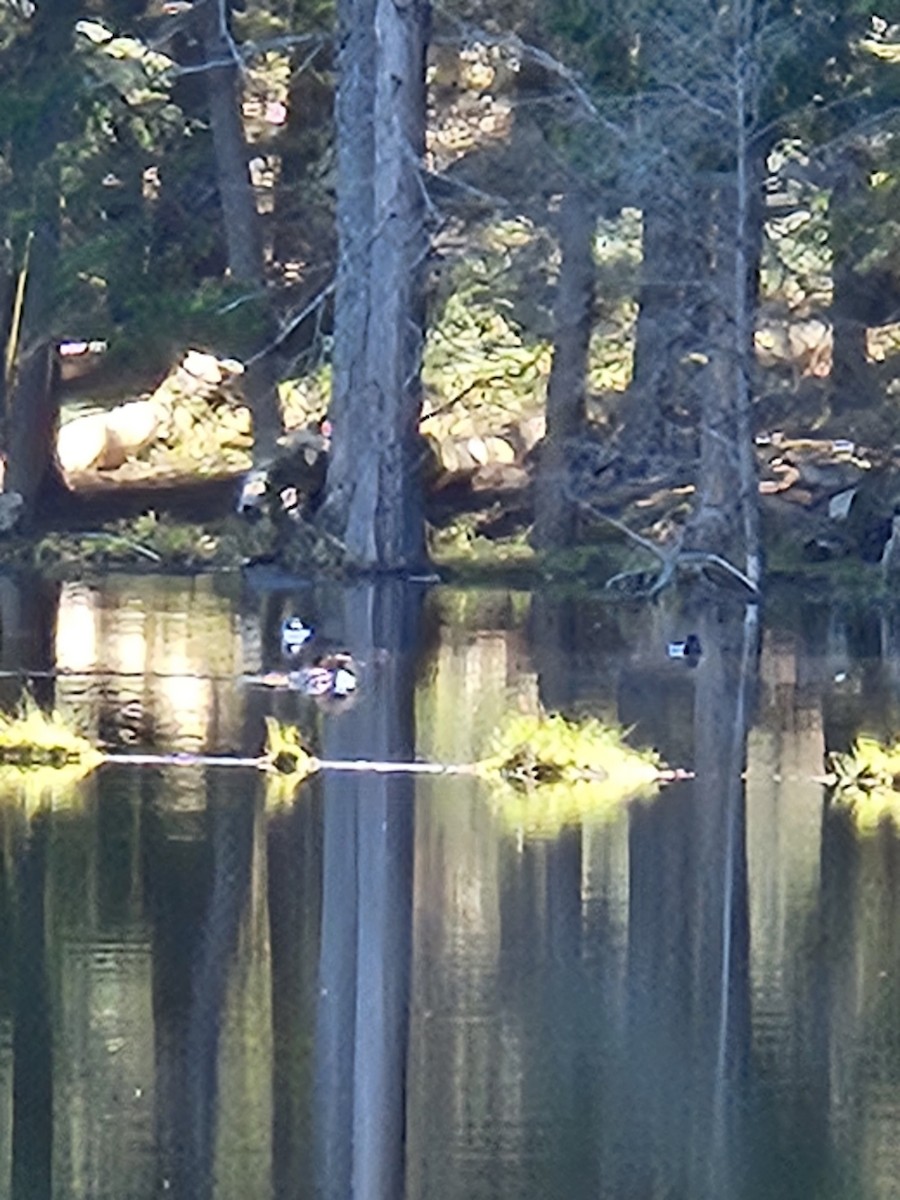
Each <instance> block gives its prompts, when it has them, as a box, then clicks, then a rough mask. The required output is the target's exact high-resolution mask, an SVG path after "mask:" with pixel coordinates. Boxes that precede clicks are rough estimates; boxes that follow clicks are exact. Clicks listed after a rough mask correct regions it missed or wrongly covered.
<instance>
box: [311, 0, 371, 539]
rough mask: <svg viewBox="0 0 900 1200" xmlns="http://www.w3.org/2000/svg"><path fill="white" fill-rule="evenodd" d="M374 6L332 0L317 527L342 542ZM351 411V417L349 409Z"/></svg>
mask: <svg viewBox="0 0 900 1200" xmlns="http://www.w3.org/2000/svg"><path fill="white" fill-rule="evenodd" d="M374 28H375V0H338V44H337V71H338V87H337V92H336V95H335V123H336V126H337V233H338V265H337V280H336V288H335V301H334V353H333V357H332V372H331V403H330V406H329V410H328V416H329V418H330V420H331V425H332V442H331V457H330V460H329V464H328V485H327V491H326V497H325V502H324V505H323V507H322V513H321V519H322V522H323V524H324V525H325V526H326V527H327V528H329V529H330V530H331V532H333V533H335V534H336V535H337V536H339V537H340V536H343V533H344V530H345V528H346V525H347V517H348V514H349V512H350V500H351V497H352V495H353V488H354V484H355V482H356V476H357V463H358V461H359V457H360V455H361V453H362V448H363V446H364V445H365V444H366V440H367V437H366V430H367V423H366V421H365V416H366V414H365V413H364V412H361V411H359V409H360V405H359V397H361V396H362V395H363V392H364V388H365V364H366V336H367V328H368V325H367V316H368V311H369V281H370V275H371V262H372V231H373V220H374V190H373V185H374V178H373V170H374V162H375V127H374V123H373V114H374V111H375V38H374V33H373V31H374ZM354 408H355V409H356V411H354Z"/></svg>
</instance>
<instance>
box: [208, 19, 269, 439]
mask: <svg viewBox="0 0 900 1200" xmlns="http://www.w3.org/2000/svg"><path fill="white" fill-rule="evenodd" d="M228 8H229V0H203V2H202V3H201V4H200V5H199V6H198V9H199V12H198V20H199V22H200V28H201V32H202V37H203V49H204V54H205V58H206V67H205V72H206V78H207V88H208V92H209V116H210V125H211V126H212V135H213V145H214V147H215V154H216V174H217V177H218V185H219V198H220V200H221V204H222V217H223V221H224V226H225V240H226V244H227V246H228V268H229V271H230V273H231V276H232V278H234V279H235V280H237V281H238V282H240V283H245V284H247V285H248V287H250V288H253V289H255V290H256V291H258V292H259V294H260V300H261V309H262V313H263V322H262V323H263V334H264V337H265V339H266V340H267V341H268V340H270V339H271V338H272V337H273V336H274V333H275V320H274V315H273V313H272V308H271V303H270V301H269V299H268V297H267V296H266V278H265V259H264V254H263V237H262V221H261V218H260V215H259V212H258V211H257V207H256V198H255V196H254V194H253V185H252V182H251V179H250V169H249V166H248V154H247V143H246V139H245V137H244V126H243V121H242V118H241V95H240V70H239V62H238V60H237V58H236V51H235V47H234V43H233V42H232V39H231V34H230V32H229V28H228ZM277 382H278V380H277V373H276V368H275V363H274V361H273V359H272V355H271V353H269V354H266V353H262V354H260V355H258V356H254V357H253V358H252V359H251V361H250V362H249V363H248V366H247V372H246V375H245V377H244V393H245V397H246V400H247V403H248V405H249V408H250V411H251V413H252V414H253V453H254V458H256V459H257V460H262V459H266V458H270V457H271V456H272V454H273V453H274V450H275V445H276V442H277V440H278V438H279V436H280V435H281V433H282V432H283V429H284V426H283V424H282V420H281V407H280V404H279V400H278V389H277Z"/></svg>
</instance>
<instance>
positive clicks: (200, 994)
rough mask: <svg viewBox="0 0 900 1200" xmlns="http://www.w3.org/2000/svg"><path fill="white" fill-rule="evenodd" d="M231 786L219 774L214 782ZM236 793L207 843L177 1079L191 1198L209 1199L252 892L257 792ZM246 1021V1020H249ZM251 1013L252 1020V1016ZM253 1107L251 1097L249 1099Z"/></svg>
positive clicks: (241, 789)
mask: <svg viewBox="0 0 900 1200" xmlns="http://www.w3.org/2000/svg"><path fill="white" fill-rule="evenodd" d="M217 782H218V784H219V786H220V789H221V791H222V792H225V791H226V790H227V788H228V782H229V781H228V780H227V779H226V777H225V776H224V775H223V776H221V777H220V778H219V779H218V780H217ZM233 782H234V787H235V795H233V796H227V795H221V794H220V796H219V801H220V803H219V804H218V805H217V806H216V808H215V809H214V810H213V813H212V821H211V830H210V840H211V842H212V851H213V879H212V892H211V894H210V898H209V909H208V912H207V916H206V921H205V924H204V937H203V941H202V944H201V946H200V948H199V953H198V955H197V958H196V961H195V963H194V970H193V979H192V985H193V986H192V1000H191V1011H190V1016H189V1019H188V1026H187V1035H186V1046H185V1071H186V1078H185V1079H184V1080H183V1081H182V1082H183V1086H184V1087H185V1089H186V1093H187V1097H188V1104H189V1107H188V1113H187V1116H188V1120H189V1122H190V1125H189V1129H186V1130H184V1131H183V1132H184V1134H185V1136H186V1138H187V1137H188V1136H189V1142H190V1145H191V1151H192V1153H191V1155H190V1160H189V1176H188V1178H189V1180H190V1194H191V1195H192V1196H195V1197H203V1196H206V1195H209V1194H211V1191H212V1181H213V1178H214V1172H213V1149H214V1146H215V1132H216V1120H217V1112H218V1109H219V1106H220V1103H221V1101H220V1096H219V1090H218V1076H219V1053H220V1040H221V1033H222V1028H223V1024H224V1009H225V996H226V989H227V987H228V983H229V979H230V977H231V975H232V973H233V972H234V971H235V969H236V964H235V961H234V960H235V951H236V949H237V947H238V931H239V928H240V924H241V921H242V919H243V917H244V915H245V912H246V908H247V902H248V897H249V892H250V882H251V863H252V853H253V843H254V829H253V808H254V794H253V792H254V790H255V789H252V790H251V793H250V796H249V799H248V797H247V789H246V780H241V779H235V780H234V781H233ZM248 1015H250V1014H248ZM254 1015H255V1014H254ZM248 1099H250V1100H251V1101H252V1098H248Z"/></svg>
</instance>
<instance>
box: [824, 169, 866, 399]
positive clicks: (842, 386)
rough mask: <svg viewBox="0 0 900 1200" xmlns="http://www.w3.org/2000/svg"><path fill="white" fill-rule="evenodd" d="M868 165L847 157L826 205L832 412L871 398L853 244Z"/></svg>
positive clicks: (861, 285)
mask: <svg viewBox="0 0 900 1200" xmlns="http://www.w3.org/2000/svg"><path fill="white" fill-rule="evenodd" d="M868 166H869V164H868V162H867V161H866V156H865V155H864V154H862V153H859V152H857V153H853V152H850V153H848V154H847V155H846V157H845V160H844V162H843V163H842V164H841V168H840V170H839V172H838V175H837V177H836V179H835V183H834V188H833V189H832V193H831V204H830V206H829V215H830V222H831V229H830V242H831V255H832V263H833V266H832V284H833V294H832V303H831V308H832V330H833V342H832V358H831V408H832V411H833V412H834V413H836V414H845V413H852V412H858V411H859V410H860V409H862V408H866V407H868V406H869V405H870V404H872V402H873V401H874V399H875V389H874V387H873V379H872V371H871V369H870V367H869V357H868V349H867V345H866V341H867V338H866V320H865V316H864V314H865V312H866V309H867V307H868V305H867V299H868V297H867V284H866V280H865V278H861V277H859V276H858V275H857V274H856V272H855V270H854V267H855V266H856V258H857V254H858V247H856V246H855V245H854V239H853V232H852V231H853V228H854V226H855V225H856V223H857V221H858V220H859V217H860V209H861V206H862V205H863V204H864V203H865V199H866V195H865V194H866V191H867V182H866V180H867V174H868Z"/></svg>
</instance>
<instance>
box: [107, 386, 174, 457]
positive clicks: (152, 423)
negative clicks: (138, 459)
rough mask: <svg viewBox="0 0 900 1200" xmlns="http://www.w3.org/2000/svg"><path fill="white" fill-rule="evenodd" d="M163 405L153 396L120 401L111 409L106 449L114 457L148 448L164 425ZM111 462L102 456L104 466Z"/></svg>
mask: <svg viewBox="0 0 900 1200" xmlns="http://www.w3.org/2000/svg"><path fill="white" fill-rule="evenodd" d="M161 424H162V422H161V416H160V412H159V409H158V408H157V406H156V405H155V404H154V403H153V401H152V400H134V401H132V403H130V404H120V405H118V406H117V407H116V408H114V409H112V410H111V411H110V412H109V413H107V419H106V451H105V454H106V455H107V456H109V458H110V459H113V458H118V457H119V456H120V455H121V459H122V461H123V462H124V461H125V459H126V458H133V457H134V455H136V454H140V452H141V451H142V450H144V449H146V448H147V446H149V445H150V444H151V443H152V442H154V441H156V439H157V437H158V436H159V432H160V427H161ZM106 465H107V464H106V463H105V462H104V461H102V460H101V463H100V466H101V467H102V466H106Z"/></svg>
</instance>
